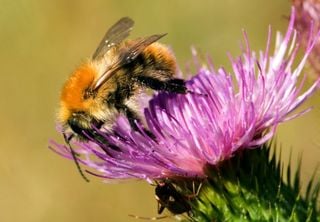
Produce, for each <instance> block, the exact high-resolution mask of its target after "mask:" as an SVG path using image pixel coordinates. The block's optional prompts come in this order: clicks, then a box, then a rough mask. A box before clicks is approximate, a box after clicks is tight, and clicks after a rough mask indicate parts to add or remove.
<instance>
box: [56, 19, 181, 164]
mask: <svg viewBox="0 0 320 222" xmlns="http://www.w3.org/2000/svg"><path fill="white" fill-rule="evenodd" d="M133 25H134V21H133V20H132V19H130V18H128V17H124V18H121V19H120V20H119V21H118V22H116V23H115V24H114V25H113V26H112V27H111V28H109V29H108V30H107V32H106V34H105V35H104V37H103V38H102V40H101V42H100V44H99V45H98V47H97V49H96V51H95V52H94V54H93V56H92V57H91V58H90V59H88V60H87V61H85V62H84V63H83V64H81V65H80V66H79V67H78V68H77V69H76V70H75V71H74V72H73V73H72V74H71V76H70V77H69V78H68V79H67V81H66V82H65V84H64V86H63V88H62V91H61V96H60V108H59V113H58V121H59V123H61V125H62V126H63V129H64V130H63V131H64V132H63V133H64V136H65V139H66V141H67V142H68V144H69V141H70V140H71V139H73V138H75V139H79V140H92V141H101V140H103V138H101V136H99V134H98V133H97V132H96V129H100V128H102V127H103V128H107V129H111V130H112V126H113V123H114V122H115V120H116V118H117V117H118V115H119V114H123V115H125V116H126V118H127V119H128V121H129V123H130V126H131V128H132V129H133V130H138V126H137V123H139V122H141V120H140V116H139V112H138V111H137V110H138V109H137V107H138V106H137V102H136V99H137V96H138V95H139V92H141V90H142V89H144V88H149V89H152V90H156V91H166V92H173V93H183V94H184V93H187V88H186V86H185V81H184V80H183V79H178V78H175V74H176V70H177V67H176V60H175V57H174V55H173V53H172V52H171V51H170V49H169V48H168V47H167V46H165V45H164V44H161V43H159V42H157V41H158V40H159V39H161V38H162V37H164V36H165V35H166V34H156V35H151V36H147V37H140V38H137V39H133V40H126V38H127V37H128V36H129V34H130V31H131V30H132V27H133ZM145 131H146V132H147V133H148V135H150V136H152V135H151V133H150V132H149V131H148V129H145ZM67 135H68V136H67ZM101 142H102V143H104V144H108V141H101ZM70 149H71V146H70ZM74 155H76V154H74ZM74 159H76V158H74ZM77 165H78V164H77Z"/></svg>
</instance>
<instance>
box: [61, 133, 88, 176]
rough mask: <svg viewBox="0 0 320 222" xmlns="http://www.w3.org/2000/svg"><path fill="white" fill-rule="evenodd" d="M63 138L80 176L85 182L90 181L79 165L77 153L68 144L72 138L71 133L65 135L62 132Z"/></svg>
mask: <svg viewBox="0 0 320 222" xmlns="http://www.w3.org/2000/svg"><path fill="white" fill-rule="evenodd" d="M63 138H64V140H65V141H66V143H67V144H68V146H69V148H70V151H71V155H72V158H73V160H74V162H75V164H76V166H77V169H78V171H79V173H80V175H81V177H82V178H83V179H84V180H85V181H86V182H90V180H89V179H88V178H87V177H86V176H85V175H84V173H83V171H82V169H81V167H80V164H79V161H78V160H77V155H79V154H77V153H76V152H75V151H74V150H73V149H72V146H71V144H70V140H71V139H72V138H73V135H71V136H69V137H67V135H66V134H65V133H63Z"/></svg>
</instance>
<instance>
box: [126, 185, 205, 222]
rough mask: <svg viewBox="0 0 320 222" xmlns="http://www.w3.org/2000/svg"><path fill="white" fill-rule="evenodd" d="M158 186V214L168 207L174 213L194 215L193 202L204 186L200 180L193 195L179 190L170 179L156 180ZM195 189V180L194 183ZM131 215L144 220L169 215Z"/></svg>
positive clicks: (157, 218) (156, 189) (156, 197)
mask: <svg viewBox="0 0 320 222" xmlns="http://www.w3.org/2000/svg"><path fill="white" fill-rule="evenodd" d="M156 183H157V184H156V188H155V199H156V201H157V203H158V210H157V212H158V215H161V214H162V213H163V211H164V210H165V209H167V210H168V211H169V212H170V213H171V214H172V215H174V216H175V215H180V214H184V213H186V214H187V215H188V216H189V217H191V216H192V212H191V210H192V207H191V204H190V203H191V202H190V201H192V200H193V199H195V198H196V197H197V196H198V194H199V192H200V189H201V187H202V182H200V184H199V187H198V190H197V192H196V193H195V191H193V192H194V193H193V194H191V195H186V194H183V193H181V191H179V190H178V189H177V188H176V186H175V184H174V183H173V182H172V181H170V180H169V179H165V180H161V181H156ZM192 186H193V189H195V188H194V182H193V183H192ZM129 216H131V217H133V218H136V219H144V220H159V219H163V218H166V217H168V216H166V215H165V216H156V217H143V216H136V215H132V214H130V215H129Z"/></svg>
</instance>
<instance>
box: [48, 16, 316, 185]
mask: <svg viewBox="0 0 320 222" xmlns="http://www.w3.org/2000/svg"><path fill="white" fill-rule="evenodd" d="M294 21H295V13H294V10H293V12H292V15H291V18H290V23H289V27H288V30H287V33H286V34H285V36H284V37H283V36H282V35H281V34H279V33H278V34H277V39H276V45H275V50H274V53H273V54H271V53H270V47H271V29H269V32H268V38H267V44H266V45H267V46H266V49H265V50H264V51H260V52H258V53H257V52H254V51H251V49H250V47H249V42H248V38H247V36H246V34H244V39H245V47H244V48H245V49H244V51H243V54H242V56H240V57H238V58H233V57H231V56H230V61H231V64H232V71H231V72H230V73H229V72H228V71H226V70H225V69H223V68H219V69H215V68H213V67H212V66H211V65H210V63H209V64H207V66H208V67H209V68H205V67H202V68H200V69H199V70H198V71H197V74H196V75H195V76H194V77H193V78H192V79H190V80H189V81H187V87H188V88H189V90H190V91H191V92H192V93H187V94H171V93H159V94H157V95H155V96H154V97H153V98H152V99H151V100H150V101H149V104H148V106H147V107H146V108H145V110H144V118H145V122H146V126H147V128H148V129H149V130H150V131H151V133H152V134H153V135H154V136H155V137H156V139H153V138H150V137H149V136H148V135H146V133H145V132H144V131H143V126H140V129H141V130H138V131H135V130H132V129H131V127H130V125H129V123H128V121H127V119H126V118H125V117H123V116H121V115H120V116H119V118H118V119H117V121H116V123H115V124H114V127H113V131H106V130H103V129H97V132H98V133H99V134H100V135H101V136H103V137H104V138H105V139H106V140H107V141H108V142H109V143H110V144H112V145H114V146H116V147H118V148H119V149H113V148H111V147H108V146H107V145H105V146H104V145H103V144H100V143H99V142H96V143H95V142H92V141H91V142H90V141H89V142H83V141H81V142H79V141H74V142H73V144H72V146H73V147H74V148H76V152H77V153H78V154H79V156H77V158H78V161H79V162H80V163H82V164H83V165H86V166H87V167H88V169H89V170H88V171H89V172H91V173H92V174H94V175H98V176H101V177H103V178H107V179H129V178H142V179H146V180H153V179H161V178H168V177H205V176H206V174H205V170H204V168H205V166H206V165H207V164H209V165H216V164H219V162H221V161H223V160H225V159H229V158H230V157H232V156H233V155H234V153H235V152H236V151H238V150H241V149H248V148H250V149H252V148H255V147H257V146H259V145H262V144H263V143H265V142H266V141H268V140H269V139H270V138H271V137H272V136H273V135H274V133H275V128H276V126H277V125H278V124H279V123H281V122H284V121H287V120H289V119H291V118H294V117H296V116H298V115H300V114H302V113H304V111H303V112H301V113H298V114H292V111H294V110H295V109H296V108H297V107H298V106H299V105H300V104H301V103H302V102H304V101H305V100H306V99H307V98H308V97H309V96H310V95H311V94H312V93H313V91H314V90H315V88H316V85H317V83H318V81H316V82H315V83H314V84H313V85H312V86H311V87H310V88H309V89H308V90H307V91H305V92H301V88H302V85H303V81H302V82H301V83H299V81H298V78H299V75H300V74H301V71H302V68H303V66H304V64H305V62H306V59H307V57H308V55H309V54H310V51H311V49H312V48H313V45H314V43H315V41H316V39H315V36H314V37H312V38H310V41H308V45H307V47H306V51H305V53H304V56H303V58H302V59H301V60H300V61H298V62H297V63H298V65H296V66H294V65H293V63H294V61H295V58H296V53H297V51H298V48H299V44H298V43H296V32H295V31H294ZM295 62H296V61H295ZM305 111H307V110H305ZM51 143H52V144H53V147H54V150H55V151H56V152H57V153H59V154H60V155H62V156H64V157H67V158H69V159H72V155H71V154H70V150H69V148H68V147H67V146H65V145H62V144H58V143H56V142H54V141H51Z"/></svg>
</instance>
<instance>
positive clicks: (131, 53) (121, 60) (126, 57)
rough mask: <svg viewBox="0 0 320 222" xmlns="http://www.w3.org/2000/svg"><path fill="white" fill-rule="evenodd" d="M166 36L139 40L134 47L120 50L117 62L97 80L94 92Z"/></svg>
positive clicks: (154, 36) (160, 35)
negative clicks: (147, 48)
mask: <svg viewBox="0 0 320 222" xmlns="http://www.w3.org/2000/svg"><path fill="white" fill-rule="evenodd" d="M165 35H166V34H159V35H151V36H148V37H144V38H139V39H136V40H134V41H133V43H132V45H130V46H128V47H124V48H123V49H120V51H119V57H118V59H117V61H116V62H115V63H114V64H113V65H112V66H111V67H110V68H109V69H108V70H107V71H106V72H105V73H104V74H103V75H101V77H100V78H99V79H98V80H97V82H96V83H95V85H94V87H93V88H94V90H96V89H98V88H99V87H100V86H101V85H102V84H103V83H105V82H106V81H107V80H108V79H109V78H110V77H112V76H113V75H114V74H115V73H116V71H117V70H119V69H120V68H121V67H122V66H124V65H127V64H129V63H131V62H133V61H134V60H135V59H136V58H137V56H138V55H140V54H141V53H142V52H143V50H144V49H145V48H146V47H148V46H149V45H151V44H152V43H154V42H156V41H158V40H159V39H160V38H162V37H163V36H165Z"/></svg>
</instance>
